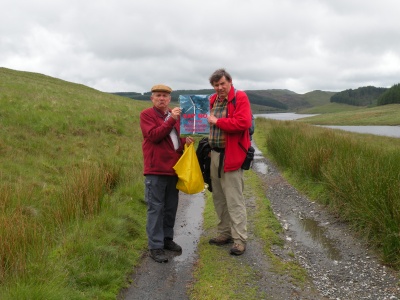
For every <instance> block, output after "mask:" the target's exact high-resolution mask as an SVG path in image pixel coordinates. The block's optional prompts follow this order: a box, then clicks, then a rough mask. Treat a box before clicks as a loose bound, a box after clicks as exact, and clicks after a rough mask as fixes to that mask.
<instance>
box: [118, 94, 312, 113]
mask: <svg viewBox="0 0 400 300" xmlns="http://www.w3.org/2000/svg"><path fill="white" fill-rule="evenodd" d="M214 92H215V91H214V90H213V89H201V90H176V91H173V92H172V93H171V96H172V99H171V101H172V102H178V97H179V95H188V94H192V95H211V94H213V93H214ZM245 92H246V93H247V95H248V97H249V100H250V103H251V104H252V108H253V111H256V112H268V111H274V112H276V111H282V112H283V111H295V110H298V109H300V108H307V107H311V106H312V105H311V104H310V103H309V102H308V101H307V100H306V99H305V98H304V97H303V96H302V95H300V94H297V93H295V92H292V91H289V90H277V89H276V90H245ZM112 94H115V95H119V96H124V97H129V98H131V99H134V100H147V101H149V100H150V94H151V92H146V93H143V94H140V93H135V92H117V93H112Z"/></svg>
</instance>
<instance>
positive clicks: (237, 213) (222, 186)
mask: <svg viewBox="0 0 400 300" xmlns="http://www.w3.org/2000/svg"><path fill="white" fill-rule="evenodd" d="M219 158H220V153H218V152H215V151H211V168H210V173H211V183H212V196H213V201H214V207H215V211H216V213H217V216H218V220H219V222H218V226H217V229H218V235H221V236H224V237H228V238H230V237H232V238H233V240H234V242H235V243H237V244H242V245H245V244H246V240H247V213H246V205H245V199H244V196H243V189H244V179H243V170H242V169H239V170H236V171H232V172H227V173H225V172H224V170H223V167H222V170H221V178H218V165H219Z"/></svg>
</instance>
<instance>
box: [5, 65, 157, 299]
mask: <svg viewBox="0 0 400 300" xmlns="http://www.w3.org/2000/svg"><path fill="white" fill-rule="evenodd" d="M149 105H150V103H145V102H139V101H132V100H130V99H128V98H124V97H119V96H113V95H110V94H107V93H102V92H99V91H97V90H94V89H91V88H88V87H85V86H83V85H79V84H74V83H70V82H66V81H62V80H58V79H55V78H51V77H48V76H44V75H40V74H35V73H28V72H19V71H13V70H9V69H5V68H0V107H1V110H0V128H1V130H0V154H1V155H0V178H1V180H0V282H1V285H0V295H1V299H2V300H4V299H115V295H116V294H117V293H118V291H119V289H120V287H121V286H122V285H123V284H124V282H125V281H126V274H127V273H129V272H130V271H131V269H132V266H133V265H134V264H135V263H136V262H137V261H138V259H139V257H140V255H141V253H142V250H143V249H144V248H145V247H146V245H144V242H143V241H145V240H146V238H145V229H144V226H145V211H146V207H145V204H144V201H143V176H142V156H141V139H142V137H141V134H140V130H138V128H139V112H140V111H141V110H142V109H144V108H145V107H148V106H149Z"/></svg>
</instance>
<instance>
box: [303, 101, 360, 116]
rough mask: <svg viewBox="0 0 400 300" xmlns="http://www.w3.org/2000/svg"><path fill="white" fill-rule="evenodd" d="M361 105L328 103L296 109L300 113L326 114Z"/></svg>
mask: <svg viewBox="0 0 400 300" xmlns="http://www.w3.org/2000/svg"><path fill="white" fill-rule="evenodd" d="M363 108H364V107H361V106H354V105H348V104H340V103H328V104H323V105H317V106H313V107H311V108H306V109H302V110H300V111H298V112H297V113H300V114H327V113H338V112H342V111H354V110H359V109H363Z"/></svg>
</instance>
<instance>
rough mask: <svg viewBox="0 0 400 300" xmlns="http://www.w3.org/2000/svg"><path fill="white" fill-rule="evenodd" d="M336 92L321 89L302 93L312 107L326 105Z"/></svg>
mask: <svg viewBox="0 0 400 300" xmlns="http://www.w3.org/2000/svg"><path fill="white" fill-rule="evenodd" d="M335 94H336V92H326V91H321V90H315V91H312V92H308V93H305V94H303V95H302V98H303V99H304V100H305V101H307V102H308V103H309V104H310V105H311V106H312V107H314V106H321V105H326V104H329V103H330V102H331V97H332V96H333V95H335Z"/></svg>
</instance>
